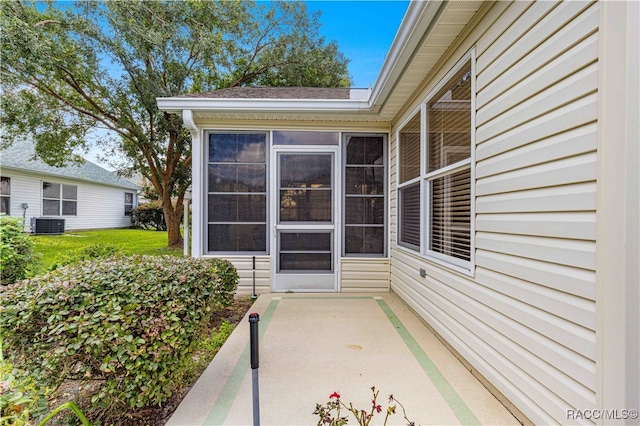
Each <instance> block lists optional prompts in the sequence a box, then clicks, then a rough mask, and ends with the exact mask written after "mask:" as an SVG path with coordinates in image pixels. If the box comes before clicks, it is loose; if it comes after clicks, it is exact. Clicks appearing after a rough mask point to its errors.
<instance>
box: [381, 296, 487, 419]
mask: <svg viewBox="0 0 640 426" xmlns="http://www.w3.org/2000/svg"><path fill="white" fill-rule="evenodd" d="M374 299H375V301H376V302H378V306H380V309H382V311H383V312H384V313H385V315H386V316H387V318H389V321H391V324H393V326H394V328H395V329H396V331H397V332H398V334H399V335H400V337H401V338H402V340H404V343H405V344H406V345H407V347H408V348H409V350H410V351H411V353H412V354H413V356H414V357H415V358H416V360H417V361H418V363H419V364H420V366H421V367H422V369H423V370H424V372H425V373H427V376H429V379H430V380H431V383H433V385H434V386H435V387H436V389H437V390H438V392H440V395H442V398H444V400H445V401H446V403H447V405H449V408H451V411H453V414H455V416H456V417H457V418H458V420H460V423H461V424H463V425H479V424H481V423H480V421H479V420H478V418H477V417H476V416H475V415H474V414H473V412H472V411H471V409H469V407H468V406H467V404H465V402H464V401H463V400H462V398H460V395H458V393H457V392H456V391H455V389H453V386H451V384H450V383H449V382H448V381H447V379H446V378H445V377H444V376H443V375H442V373H441V372H440V370H438V367H436V365H435V364H434V363H433V361H431V358H429V355H427V353H426V352H425V351H424V349H422V347H421V346H420V345H419V344H418V342H417V341H416V339H415V338H414V337H413V336H412V335H411V333H410V332H409V330H407V328H406V327H405V326H404V324H402V321H400V319H399V318H398V316H397V315H396V314H395V312H393V309H391V308H390V307H389V305H387V302H385V301H384V299H382V298H381V297H374Z"/></svg>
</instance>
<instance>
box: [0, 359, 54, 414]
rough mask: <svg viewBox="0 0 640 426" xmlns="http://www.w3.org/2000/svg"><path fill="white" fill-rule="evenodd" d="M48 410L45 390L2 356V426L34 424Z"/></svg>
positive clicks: (0, 360)
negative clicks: (34, 418) (33, 420)
mask: <svg viewBox="0 0 640 426" xmlns="http://www.w3.org/2000/svg"><path fill="white" fill-rule="evenodd" d="M48 410H49V409H48V406H47V400H46V397H45V392H44V390H42V389H40V388H38V386H37V384H36V382H35V381H34V380H33V379H32V378H31V377H29V376H28V375H27V374H25V373H24V372H23V371H19V370H18V369H16V368H15V367H14V366H13V365H12V364H11V363H10V362H8V361H7V360H5V359H3V357H1V356H0V424H7V425H11V424H15V425H21V424H24V425H28V424H32V423H30V422H31V420H32V419H33V417H38V416H39V415H40V416H42V415H44V414H46V413H47V411H48Z"/></svg>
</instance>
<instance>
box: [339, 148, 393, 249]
mask: <svg viewBox="0 0 640 426" xmlns="http://www.w3.org/2000/svg"><path fill="white" fill-rule="evenodd" d="M385 141H386V138H385V137H384V136H382V135H347V136H346V137H345V148H344V150H345V160H344V253H345V255H346V256H356V255H363V256H368V255H374V256H384V255H385V250H386V230H385V217H386V178H385V177H386V166H385V165H386V163H387V162H386V147H385V145H386V143H385Z"/></svg>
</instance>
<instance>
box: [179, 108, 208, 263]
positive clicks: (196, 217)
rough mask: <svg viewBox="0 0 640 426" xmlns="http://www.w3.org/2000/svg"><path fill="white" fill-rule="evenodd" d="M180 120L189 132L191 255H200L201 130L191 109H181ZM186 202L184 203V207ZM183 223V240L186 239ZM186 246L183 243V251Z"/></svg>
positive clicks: (201, 245) (201, 193) (201, 235)
mask: <svg viewBox="0 0 640 426" xmlns="http://www.w3.org/2000/svg"><path fill="white" fill-rule="evenodd" d="M182 121H183V123H184V126H185V127H186V128H187V129H188V130H189V132H190V133H191V190H192V194H193V196H192V199H191V205H192V208H191V256H193V257H201V256H202V247H203V243H204V242H203V238H202V237H203V233H202V223H203V222H202V220H203V218H202V195H203V194H204V191H203V187H202V181H203V169H202V167H203V165H202V132H201V130H200V129H199V128H198V126H196V124H195V122H194V121H193V113H192V112H191V110H188V109H186V110H184V111H182ZM187 204H188V203H185V208H186V205H187ZM187 226H188V225H187V224H186V223H185V241H188V237H187V235H186V234H187V232H186V229H187V228H186V227H187ZM186 251H188V247H187V245H186V244H185V252H186Z"/></svg>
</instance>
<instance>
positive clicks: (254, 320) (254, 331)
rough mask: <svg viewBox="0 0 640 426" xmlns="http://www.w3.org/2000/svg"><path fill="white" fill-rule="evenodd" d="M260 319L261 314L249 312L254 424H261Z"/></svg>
mask: <svg viewBox="0 0 640 426" xmlns="http://www.w3.org/2000/svg"><path fill="white" fill-rule="evenodd" d="M259 321H260V315H258V314H257V313H255V312H253V313H251V314H249V331H250V333H251V338H250V344H251V376H252V380H253V425H254V426H259V425H260V394H259V388H258V367H259V364H260V362H259V358H258V354H259V350H258V341H259V337H260V336H259V332H258V322H259Z"/></svg>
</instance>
